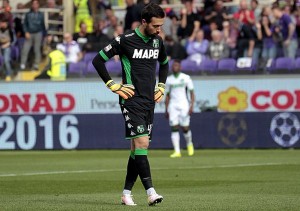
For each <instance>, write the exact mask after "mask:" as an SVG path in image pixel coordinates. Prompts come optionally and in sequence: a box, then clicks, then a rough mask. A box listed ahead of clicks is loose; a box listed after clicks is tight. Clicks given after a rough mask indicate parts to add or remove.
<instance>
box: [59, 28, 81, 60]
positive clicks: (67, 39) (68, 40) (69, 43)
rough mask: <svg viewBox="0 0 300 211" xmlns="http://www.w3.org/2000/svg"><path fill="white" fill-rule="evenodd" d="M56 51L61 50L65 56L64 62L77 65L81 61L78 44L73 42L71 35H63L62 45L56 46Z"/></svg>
mask: <svg viewBox="0 0 300 211" xmlns="http://www.w3.org/2000/svg"><path fill="white" fill-rule="evenodd" d="M57 49H58V50H61V51H62V52H63V53H64V54H65V56H66V62H67V64H68V63H77V62H79V61H80V60H81V59H82V56H83V55H82V52H81V50H80V47H79V44H78V43H77V42H76V41H75V40H73V37H72V34H71V33H68V32H67V33H65V34H64V40H63V43H59V44H58V45H57Z"/></svg>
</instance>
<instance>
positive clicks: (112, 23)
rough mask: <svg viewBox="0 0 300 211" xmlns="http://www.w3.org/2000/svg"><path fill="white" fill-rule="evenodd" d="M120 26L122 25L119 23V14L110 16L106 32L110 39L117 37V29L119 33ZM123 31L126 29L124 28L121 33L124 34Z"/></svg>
mask: <svg viewBox="0 0 300 211" xmlns="http://www.w3.org/2000/svg"><path fill="white" fill-rule="evenodd" d="M119 26H120V25H119V23H118V18H117V16H115V15H112V16H110V18H109V26H108V27H107V32H106V35H107V37H108V38H109V39H110V40H111V39H113V38H114V37H115V33H116V30H118V32H117V33H120V31H119V30H120V29H118V27H119ZM123 31H124V30H122V32H121V33H120V34H123Z"/></svg>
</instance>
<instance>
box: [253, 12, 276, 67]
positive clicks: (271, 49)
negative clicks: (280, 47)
mask: <svg viewBox="0 0 300 211" xmlns="http://www.w3.org/2000/svg"><path fill="white" fill-rule="evenodd" d="M259 23H260V27H257V29H258V32H259V33H261V36H262V42H263V47H262V66H268V65H267V64H268V62H269V65H270V62H271V61H272V59H275V58H276V55H277V43H275V40H274V38H273V37H274V34H273V30H274V26H273V25H272V23H271V21H270V19H269V17H268V16H267V15H262V16H261V20H260V22H259Z"/></svg>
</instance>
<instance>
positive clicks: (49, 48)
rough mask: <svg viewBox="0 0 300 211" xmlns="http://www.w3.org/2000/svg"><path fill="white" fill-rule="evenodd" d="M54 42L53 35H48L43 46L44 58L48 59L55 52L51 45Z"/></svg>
mask: <svg viewBox="0 0 300 211" xmlns="http://www.w3.org/2000/svg"><path fill="white" fill-rule="evenodd" d="M53 42H54V36H53V35H52V34H47V35H46V36H45V38H44V40H43V46H42V56H43V57H44V58H46V57H47V56H48V55H49V53H50V52H51V51H52V50H53V48H52V46H51V44H52V43H53Z"/></svg>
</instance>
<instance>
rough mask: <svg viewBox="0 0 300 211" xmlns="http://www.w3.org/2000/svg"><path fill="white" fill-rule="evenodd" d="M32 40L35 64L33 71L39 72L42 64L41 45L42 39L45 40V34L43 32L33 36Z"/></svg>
mask: <svg viewBox="0 0 300 211" xmlns="http://www.w3.org/2000/svg"><path fill="white" fill-rule="evenodd" d="M32 35H33V36H32V38H33V40H34V48H33V49H34V55H35V58H34V64H33V69H34V70H38V69H39V64H40V62H41V45H42V39H43V34H42V32H39V33H35V34H32Z"/></svg>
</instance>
